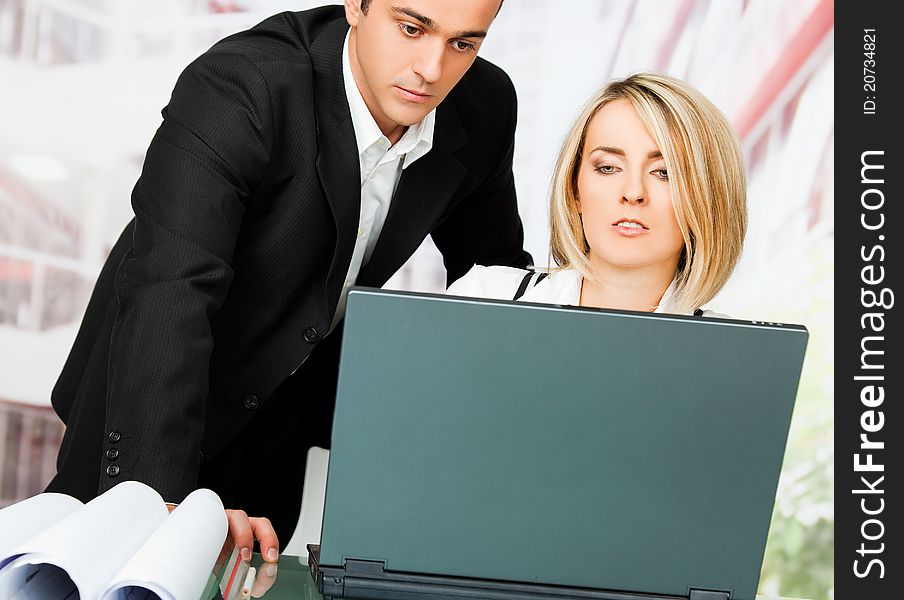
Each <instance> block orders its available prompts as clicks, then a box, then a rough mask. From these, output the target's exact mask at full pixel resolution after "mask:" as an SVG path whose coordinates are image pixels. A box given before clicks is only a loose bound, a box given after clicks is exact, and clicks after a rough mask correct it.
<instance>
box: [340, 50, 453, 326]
mask: <svg viewBox="0 0 904 600" xmlns="http://www.w3.org/2000/svg"><path fill="white" fill-rule="evenodd" d="M342 77H343V80H344V84H345V96H346V98H347V99H348V106H349V109H350V110H351V116H352V127H353V128H354V130H355V140H356V142H357V144H358V160H359V165H360V168H361V215H360V217H359V219H358V235H357V237H356V239H355V249H354V251H353V252H352V260H351V262H350V263H349V266H348V274H347V275H346V276H345V283H344V285H343V287H342V293H341V294H340V296H339V305H338V306H337V307H336V313H335V315H334V316H333V324H332V326H331V327H330V330H331V331H332V329H333V328H335V327H336V324H337V323H338V322H339V320H340V319H342V317H343V316H344V315H345V301H346V297H347V296H348V288H349V287H350V286H352V285H354V284H355V281H357V279H358V274H359V273H360V272H361V268H362V267H363V266H364V265H366V264H367V261H368V260H370V256H371V254H373V251H374V247H375V246H376V245H377V240H378V239H379V237H380V232H381V231H382V230H383V224H384V223H385V222H386V215H387V214H388V213H389V204H390V202H391V200H392V195H393V193H395V189H396V186H397V185H398V183H399V179H400V178H401V176H402V171H403V170H404V169H406V168H408V167H409V166H410V165H411V164H412V163H413V162H414V161H416V160H417V159H419V158H421V157H422V156H424V155H425V154H427V153H428V152H429V151H430V149H431V148H432V147H433V128H434V124H435V122H436V109H434V110H432V111H430V113H428V114H427V116H426V117H424V119H423V120H422V121H421V122H420V123H417V124H415V125H412V126H410V127H409V128H408V129H407V131H405V133H404V135H402V137H401V139H399V141H398V142H396V143H395V144H390V142H389V139H388V138H387V137H386V136H385V135H383V133H382V132H381V131H380V128H379V127H378V126H377V122H376V121H375V120H374V118H373V115H371V114H370V110H369V109H368V108H367V104H365V102H364V98H363V97H362V96H361V92H360V90H359V89H358V86H357V85H356V84H355V78H354V75H352V67H351V62H350V60H349V53H348V34H346V36H345V44H344V46H343V48H342Z"/></svg>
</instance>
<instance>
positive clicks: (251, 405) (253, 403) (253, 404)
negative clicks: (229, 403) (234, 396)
mask: <svg viewBox="0 0 904 600" xmlns="http://www.w3.org/2000/svg"><path fill="white" fill-rule="evenodd" d="M242 404H244V405H245V408H247V409H248V410H257V407H258V406H260V405H261V403H260V402H259V401H258V399H257V396H255V395H253V394H249V395H247V396H245V398H244V399H243V400H242Z"/></svg>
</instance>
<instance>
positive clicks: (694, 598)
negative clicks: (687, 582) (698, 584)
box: [688, 589, 729, 600]
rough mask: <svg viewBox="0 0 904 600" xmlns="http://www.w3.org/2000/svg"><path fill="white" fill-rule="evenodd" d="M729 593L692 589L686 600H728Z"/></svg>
mask: <svg viewBox="0 0 904 600" xmlns="http://www.w3.org/2000/svg"><path fill="white" fill-rule="evenodd" d="M728 598H729V593H728V592H722V591H716V590H695V589H692V590H691V593H690V595H689V596H688V600H728Z"/></svg>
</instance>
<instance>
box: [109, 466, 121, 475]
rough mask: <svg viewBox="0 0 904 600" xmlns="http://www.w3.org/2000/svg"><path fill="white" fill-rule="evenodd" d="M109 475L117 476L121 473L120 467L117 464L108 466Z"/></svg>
mask: <svg viewBox="0 0 904 600" xmlns="http://www.w3.org/2000/svg"><path fill="white" fill-rule="evenodd" d="M107 475H109V476H110V477H116V476H117V475H119V467H118V466H117V465H110V466H109V467H107Z"/></svg>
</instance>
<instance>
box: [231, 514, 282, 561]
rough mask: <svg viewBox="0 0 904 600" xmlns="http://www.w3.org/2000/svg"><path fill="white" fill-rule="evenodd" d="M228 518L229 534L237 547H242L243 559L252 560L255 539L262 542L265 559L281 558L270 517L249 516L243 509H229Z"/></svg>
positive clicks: (262, 553) (275, 559) (262, 552)
mask: <svg viewBox="0 0 904 600" xmlns="http://www.w3.org/2000/svg"><path fill="white" fill-rule="evenodd" d="M226 519H227V520H228V521H229V535H230V536H232V539H233V541H235V546H236V548H240V553H241V556H242V560H251V548H253V547H254V540H257V541H258V543H260V546H261V556H263V558H264V560H265V561H267V562H276V561H277V560H278V559H279V540H278V539H277V537H276V531H275V530H274V529H273V525H271V524H270V519H267V518H266V517H249V516H248V515H247V514H246V513H245V511H243V510H227V511H226Z"/></svg>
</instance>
